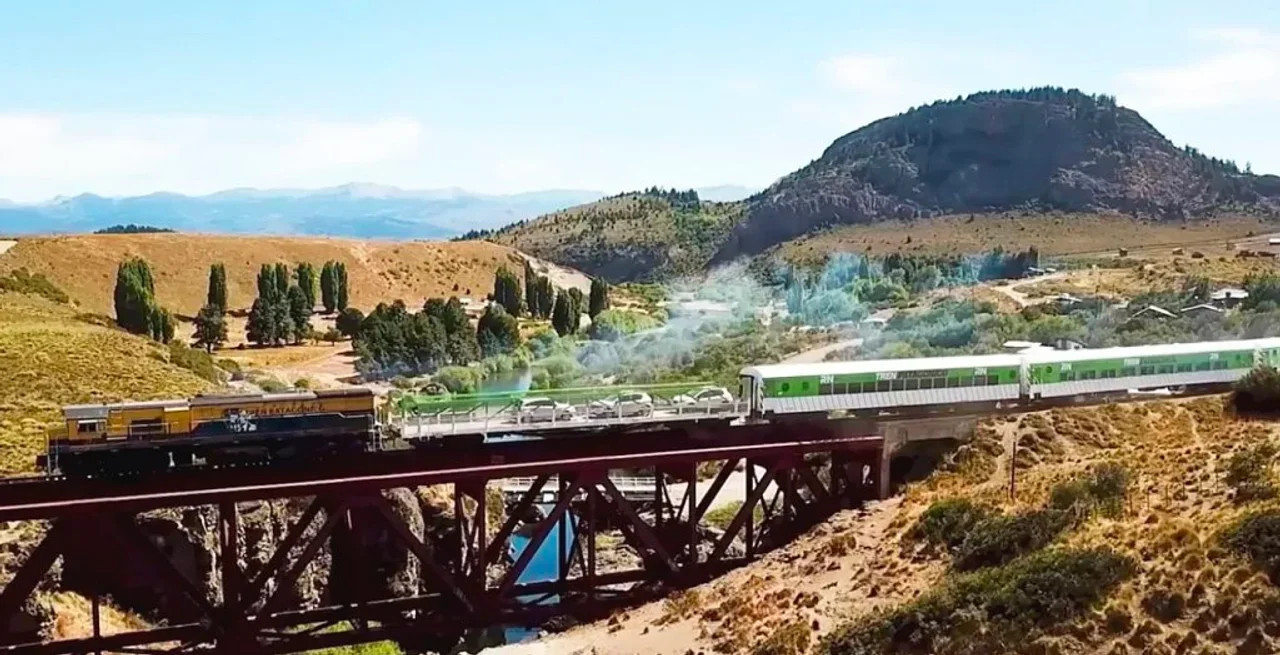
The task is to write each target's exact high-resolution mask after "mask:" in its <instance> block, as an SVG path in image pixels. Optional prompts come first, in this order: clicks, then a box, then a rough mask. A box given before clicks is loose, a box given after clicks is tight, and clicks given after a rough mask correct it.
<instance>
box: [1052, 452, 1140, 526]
mask: <svg viewBox="0 0 1280 655" xmlns="http://www.w3.org/2000/svg"><path fill="white" fill-rule="evenodd" d="M1128 492H1129V470H1128V469H1126V468H1125V467H1124V466H1122V465H1120V464H1117V463H1115V462H1105V463H1102V464H1099V465H1098V466H1096V467H1094V469H1093V470H1092V471H1090V473H1089V477H1087V478H1084V479H1080V480H1069V481H1067V482H1060V483H1058V484H1056V485H1054V487H1053V489H1051V490H1050V491H1049V508H1050V509H1053V510H1058V511H1061V512H1066V513H1068V514H1070V515H1071V516H1072V517H1073V518H1074V519H1075V520H1077V521H1081V520H1084V519H1086V518H1088V517H1089V515H1091V514H1093V512H1095V511H1099V512H1102V513H1103V514H1106V515H1108V516H1115V515H1117V514H1119V513H1120V512H1121V511H1122V510H1123V509H1124V499H1125V497H1126V496H1127V495H1128Z"/></svg>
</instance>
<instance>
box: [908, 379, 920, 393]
mask: <svg viewBox="0 0 1280 655" xmlns="http://www.w3.org/2000/svg"><path fill="white" fill-rule="evenodd" d="M919 388H920V379H919V378H907V391H915V390H916V389H919Z"/></svg>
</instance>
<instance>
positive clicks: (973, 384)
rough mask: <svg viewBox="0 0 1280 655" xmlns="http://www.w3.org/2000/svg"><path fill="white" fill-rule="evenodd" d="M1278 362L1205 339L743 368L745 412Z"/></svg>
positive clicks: (1150, 378)
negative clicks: (1139, 344)
mask: <svg viewBox="0 0 1280 655" xmlns="http://www.w3.org/2000/svg"><path fill="white" fill-rule="evenodd" d="M1278 364H1280V339H1278V338H1272V339H1250V340H1241V341H1206V342H1199V343H1173V344H1160V345H1152V346H1133V347H1121V348H1097V349H1089V348H1082V349H1078V350H1053V349H1049V348H1035V349H1029V350H1026V351H1023V352H1020V353H1016V354H997V355H966V356H961V357H921V358H914V359H885V360H864V361H845V362H822V363H816V364H771V365H764V366H749V367H747V368H744V369H743V370H742V373H741V374H740V379H741V387H742V394H743V395H744V396H745V397H747V398H750V399H751V400H750V402H749V406H750V408H751V413H752V415H753V416H756V417H760V418H767V417H769V416H773V415H786V414H805V413H821V412H831V411H835V410H844V411H850V412H854V413H858V412H868V411H879V410H884V409H888V408H903V407H928V406H953V405H957V404H968V403H1001V402H1004V403H1011V402H1020V403H1024V404H1025V403H1029V402H1034V401H1040V400H1053V399H1066V398H1072V397H1088V396H1098V395H1109V394H1123V393H1128V392H1130V391H1138V390H1144V389H1158V388H1189V389H1210V388H1214V387H1222V386H1225V385H1229V384H1230V383H1233V382H1235V381H1236V380H1238V379H1240V378H1241V377H1243V376H1244V375H1245V374H1246V373H1248V372H1249V370H1250V369H1251V368H1253V367H1254V366H1258V365H1269V366H1276V365H1278Z"/></svg>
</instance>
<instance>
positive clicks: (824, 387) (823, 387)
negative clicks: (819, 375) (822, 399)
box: [818, 382, 836, 396]
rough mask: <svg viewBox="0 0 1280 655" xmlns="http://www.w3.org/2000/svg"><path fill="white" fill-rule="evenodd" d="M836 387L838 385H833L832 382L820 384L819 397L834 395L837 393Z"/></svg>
mask: <svg viewBox="0 0 1280 655" xmlns="http://www.w3.org/2000/svg"><path fill="white" fill-rule="evenodd" d="M835 386H836V385H834V384H832V383H830V382H823V383H821V384H819V385H818V395H819V396H830V395H831V394H833V393H835V392H836V389H835Z"/></svg>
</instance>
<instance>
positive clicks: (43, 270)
mask: <svg viewBox="0 0 1280 655" xmlns="http://www.w3.org/2000/svg"><path fill="white" fill-rule="evenodd" d="M134 256H139V257H142V258H144V259H146V260H147V261H148V262H149V263H150V264H151V267H152V270H153V271H155V274H156V296H157V298H158V299H159V301H160V303H161V304H162V305H164V306H165V307H169V308H171V309H173V310H174V311H176V312H178V313H179V314H180V315H184V316H193V315H195V312H196V311H198V310H199V309H200V306H201V305H202V304H204V301H205V294H206V291H207V289H208V279H209V277H208V276H209V265H210V264H212V263H214V262H222V263H223V264H224V265H225V266H226V268H227V285H228V292H229V294H228V300H229V302H230V303H231V309H233V310H238V309H248V307H249V306H250V305H252V304H253V299H254V297H255V296H256V294H257V291H256V279H257V277H256V276H257V273H258V268H259V267H260V266H261V265H262V264H266V263H275V262H284V263H286V264H288V265H289V266H290V267H291V268H292V267H293V266H294V265H295V264H296V263H297V262H302V261H307V262H311V263H313V264H315V265H316V266H317V267H319V266H321V265H323V264H324V262H326V261H329V260H336V261H341V262H344V263H345V264H346V265H347V274H348V276H349V279H350V286H351V304H352V305H354V306H356V307H359V308H361V309H369V308H371V307H372V306H373V305H375V304H377V303H378V302H382V301H388V302H389V301H391V300H395V299H397V298H399V299H403V300H404V301H405V302H407V303H409V304H415V303H417V304H420V303H421V302H422V301H423V299H424V298H427V297H432V296H449V295H453V294H457V295H459V296H473V297H476V298H483V297H484V296H485V294H487V293H489V292H490V291H492V290H493V274H494V271H496V270H497V268H498V267H499V266H504V265H505V266H507V267H509V268H511V270H513V271H517V272H519V271H522V270H524V258H523V257H522V256H521V255H520V254H519V253H517V252H515V251H514V250H511V249H510V248H506V247H503V246H499V245H495V244H492V243H478V242H458V243H447V242H432V241H410V242H392V241H359V240H354V239H325V238H316V237H248V236H226V235H207V234H183V233H177V234H171V233H157V234H95V235H74V236H58V237H35V238H28V239H20V240H18V242H17V244H16V245H14V246H13V247H12V248H10V249H9V250H8V251H7V252H5V253H4V254H2V255H0V273H4V272H8V271H11V270H16V269H19V268H25V269H27V270H28V271H30V272H32V273H40V274H43V275H45V276H46V277H48V278H49V279H50V280H52V281H53V282H54V284H56V285H57V286H58V287H59V288H61V289H62V290H63V291H66V293H67V294H68V295H69V296H70V297H71V300H72V301H74V302H76V303H77V304H78V305H79V306H80V308H81V309H82V310H86V311H90V312H96V313H100V314H107V315H112V314H113V310H112V292H113V289H114V288H115V276H116V267H117V266H118V265H119V263H120V262H121V261H122V260H124V259H126V258H128V257H134Z"/></svg>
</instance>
